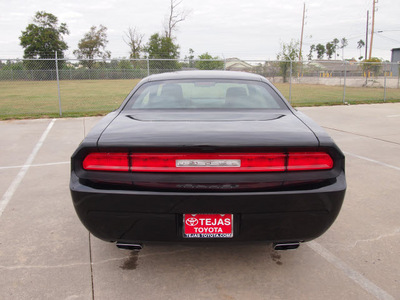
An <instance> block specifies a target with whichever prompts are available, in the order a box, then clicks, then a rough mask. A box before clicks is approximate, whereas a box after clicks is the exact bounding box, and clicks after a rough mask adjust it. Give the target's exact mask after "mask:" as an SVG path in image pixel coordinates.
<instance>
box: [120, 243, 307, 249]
mask: <svg viewBox="0 0 400 300" xmlns="http://www.w3.org/2000/svg"><path fill="white" fill-rule="evenodd" d="M116 246H117V247H118V248H119V249H122V250H131V251H140V250H142V249H143V245H142V244H139V243H136V244H130V243H123V242H117V243H116ZM299 246H300V243H299V242H290V243H274V244H273V248H274V250H294V249H297V248H299Z"/></svg>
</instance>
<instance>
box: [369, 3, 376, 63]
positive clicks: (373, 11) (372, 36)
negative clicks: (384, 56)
mask: <svg viewBox="0 0 400 300" xmlns="http://www.w3.org/2000/svg"><path fill="white" fill-rule="evenodd" d="M372 1H373V4H372V28H371V44H370V46H369V56H368V59H371V56H372V42H373V40H374V27H375V3H377V2H378V0H372Z"/></svg>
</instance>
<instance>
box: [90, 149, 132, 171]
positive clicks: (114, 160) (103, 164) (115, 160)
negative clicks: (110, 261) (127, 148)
mask: <svg viewBox="0 0 400 300" xmlns="http://www.w3.org/2000/svg"><path fill="white" fill-rule="evenodd" d="M83 168H84V169H85V170H91V171H118V172H128V171H129V156H128V153H114V152H111V153H108V152H104V153H103V152H100V153H90V154H89V155H87V156H86V157H85V159H84V160H83Z"/></svg>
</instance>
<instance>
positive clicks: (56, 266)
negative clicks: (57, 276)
mask: <svg viewBox="0 0 400 300" xmlns="http://www.w3.org/2000/svg"><path fill="white" fill-rule="evenodd" d="M87 265H88V263H86V262H85V263H83V262H82V263H72V264H64V265H52V266H49V265H15V266H0V269H2V270H11V271H12V270H20V269H57V268H73V267H79V266H87Z"/></svg>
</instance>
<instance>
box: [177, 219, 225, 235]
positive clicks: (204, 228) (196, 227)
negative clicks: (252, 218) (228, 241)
mask: <svg viewBox="0 0 400 300" xmlns="http://www.w3.org/2000/svg"><path fill="white" fill-rule="evenodd" d="M183 237H185V238H232V237H233V215H232V214H185V215H183Z"/></svg>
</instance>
